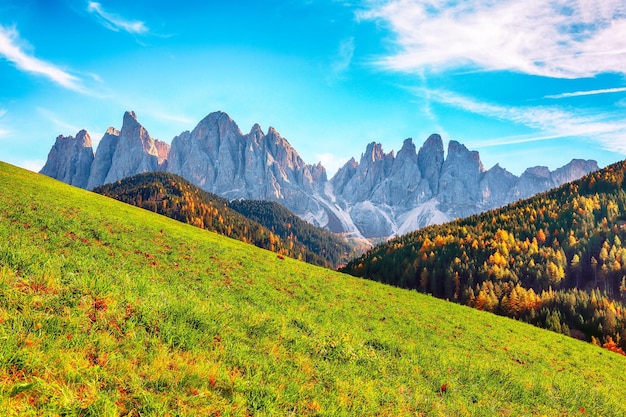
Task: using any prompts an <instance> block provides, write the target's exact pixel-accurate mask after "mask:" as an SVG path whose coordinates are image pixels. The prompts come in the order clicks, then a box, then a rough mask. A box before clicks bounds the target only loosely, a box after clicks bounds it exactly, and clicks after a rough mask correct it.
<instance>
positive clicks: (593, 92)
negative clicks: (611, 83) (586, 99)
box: [543, 87, 626, 99]
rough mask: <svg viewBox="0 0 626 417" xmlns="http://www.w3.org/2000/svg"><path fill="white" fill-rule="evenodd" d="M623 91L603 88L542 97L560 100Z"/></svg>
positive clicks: (623, 88)
mask: <svg viewBox="0 0 626 417" xmlns="http://www.w3.org/2000/svg"><path fill="white" fill-rule="evenodd" d="M625 91H626V87H618V88H604V89H601V90H588V91H575V92H573V93H561V94H553V95H549V96H544V97H543V98H555V99H560V98H568V97H580V96H593V95H597V94H611V93H623V92H625Z"/></svg>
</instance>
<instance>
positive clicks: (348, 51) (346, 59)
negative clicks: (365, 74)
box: [332, 37, 354, 77]
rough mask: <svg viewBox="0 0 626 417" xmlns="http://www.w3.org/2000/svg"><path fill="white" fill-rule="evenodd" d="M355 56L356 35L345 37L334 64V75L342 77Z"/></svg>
mask: <svg viewBox="0 0 626 417" xmlns="http://www.w3.org/2000/svg"><path fill="white" fill-rule="evenodd" d="M353 57H354V37H349V38H347V39H344V40H343V41H341V43H340V44H339V52H338V53H337V56H336V57H335V61H334V62H333V64H332V70H333V75H334V76H335V77H341V76H342V75H343V74H344V73H345V72H346V71H347V70H348V68H350V64H351V63H352V58H353Z"/></svg>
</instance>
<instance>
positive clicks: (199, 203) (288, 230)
mask: <svg viewBox="0 0 626 417" xmlns="http://www.w3.org/2000/svg"><path fill="white" fill-rule="evenodd" d="M94 192H96V193H98V194H103V195H106V196H108V197H112V198H115V199H116V200H119V201H122V202H125V203H128V204H133V205H135V206H138V207H142V208H144V209H146V210H150V211H153V212H155V213H159V214H162V215H165V216H167V217H170V218H173V219H176V220H179V221H181V222H184V223H189V224H191V225H194V226H197V227H199V228H202V229H206V230H210V231H213V232H216V233H219V234H221V235H224V236H228V237H231V238H233V239H237V240H241V241H243V242H247V243H250V244H253V245H255V246H258V247H261V248H264V249H268V250H271V251H273V252H276V253H278V254H279V255H281V256H283V255H284V256H289V257H291V258H295V259H300V260H303V261H305V262H308V263H311V264H314V265H319V266H325V267H330V268H336V267H337V266H338V265H341V264H345V262H346V260H347V259H348V257H349V256H350V254H351V253H352V247H351V246H350V245H349V244H348V243H347V242H346V241H345V240H344V239H342V238H340V237H338V236H335V235H333V234H331V233H330V232H328V231H326V230H323V229H320V228H317V227H315V226H312V225H310V224H308V223H306V222H304V221H303V220H301V219H300V218H298V217H297V216H295V215H294V214H292V213H291V212H289V211H288V210H287V209H285V208H284V207H282V206H280V205H279V204H278V203H270V202H260V201H248V200H239V201H233V202H229V201H228V199H225V198H223V197H219V196H217V195H215V194H211V193H208V192H206V191H203V190H201V189H200V188H198V187H196V186H195V185H193V184H191V183H190V182H189V181H187V180H185V179H184V178H182V177H180V176H178V175H175V174H170V173H165V172H150V173H145V174H139V175H136V176H133V177H130V178H125V179H123V180H120V181H117V182H115V183H112V184H107V185H103V186H101V187H97V188H95V189H94Z"/></svg>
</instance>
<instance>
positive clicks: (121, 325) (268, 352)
mask: <svg viewBox="0 0 626 417" xmlns="http://www.w3.org/2000/svg"><path fill="white" fill-rule="evenodd" d="M624 369H626V358H625V357H622V356H620V355H617V354H613V353H611V352H608V351H606V350H602V349H600V348H596V347H594V346H591V345H588V344H585V343H582V342H578V341H575V340H573V339H570V338H566V337H563V336H560V335H557V334H554V333H551V332H547V331H542V330H539V329H536V328H534V327H531V326H528V325H525V324H522V323H519V322H515V321H512V320H508V319H505V318H501V317H496V316H493V315H491V314H487V313H483V312H479V311H475V310H472V309H469V308H465V307H462V306H459V305H455V304H452V303H446V302H444V301H440V300H436V299H433V298H430V297H427V296H423V295H421V294H418V293H415V292H409V291H405V290H400V289H397V288H392V287H386V286H383V285H380V284H377V283H374V282H370V281H365V280H359V279H355V278H352V277H349V276H345V275H342V274H338V273H334V272H332V271H329V270H326V269H321V268H315V267H313V266H310V265H307V264H304V263H300V262H297V261H294V260H291V259H279V258H278V257H277V256H276V254H274V253H271V252H267V251H263V250H259V249H256V248H254V247H251V246H248V245H245V244H243V243H241V242H238V241H234V240H230V239H226V238H223V237H220V236H217V235H215V234H213V233H209V232H205V231H202V230H199V229H196V228H193V227H191V226H187V225H184V224H180V223H178V222H175V221H171V220H169V219H167V218H164V217H161V216H157V215H154V214H152V213H149V212H147V211H144V210H141V209H136V208H134V207H131V206H127V205H124V204H121V203H118V202H115V201H113V200H110V199H107V198H104V197H101V196H98V195H95V194H92V193H89V192H85V191H83V190H79V189H76V188H72V187H69V186H66V185H64V184H61V183H59V182H57V181H54V180H51V179H49V178H46V177H42V176H38V175H35V174H32V173H28V172H26V171H23V170H19V169H17V168H14V167H11V166H8V165H4V164H0V414H2V415H8V416H11V415H15V416H23V415H26V416H28V415H32V416H35V415H37V416H38V415H69V416H72V415H76V416H78V415H80V416H87V415H94V416H95V415H97V416H100V415H111V416H117V415H135V416H136V415H164V416H165V415H182V416H186V415H188V416H195V415H221V416H229V415H230V416H245V415H255V416H270V415H274V416H276V415H294V416H301V415H345V416H348V415H350V416H355V415H358V416H360V415H389V416H399V415H418V416H419V415H423V416H452V415H454V416H464V415H467V416H470V415H471V416H491V415H494V416H500V415H502V416H541V415H548V416H560V415H563V416H572V415H596V416H623V415H625V414H626V405H625V404H624V402H623V393H624V392H626V376H625V375H624V372H623V370H624Z"/></svg>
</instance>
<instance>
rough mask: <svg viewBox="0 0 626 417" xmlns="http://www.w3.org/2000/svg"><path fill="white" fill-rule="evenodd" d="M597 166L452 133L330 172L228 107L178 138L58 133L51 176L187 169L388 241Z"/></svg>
mask: <svg viewBox="0 0 626 417" xmlns="http://www.w3.org/2000/svg"><path fill="white" fill-rule="evenodd" d="M596 170H598V165H597V163H596V162H595V161H593V160H581V159H575V160H572V161H571V162H570V163H569V164H567V165H565V166H563V167H561V168H559V169H556V170H555V171H550V170H549V169H548V168H547V167H543V166H536V167H532V168H528V169H527V170H526V171H525V172H524V173H523V174H522V175H521V176H519V177H518V176H516V175H514V174H512V173H510V172H508V171H507V170H506V169H504V168H502V167H500V166H499V165H495V166H494V167H492V168H491V169H489V170H486V169H485V168H484V167H483V164H482V162H481V160H480V155H479V153H478V152H476V151H470V150H468V149H467V148H466V147H465V146H464V145H463V144H461V143H459V142H457V141H454V140H451V141H450V142H449V144H448V150H447V154H444V145H443V140H442V138H441V136H439V135H437V134H433V135H431V136H430V137H429V138H428V139H426V141H425V142H424V144H423V145H422V146H421V147H420V149H419V150H417V148H416V146H415V144H414V143H413V140H412V139H410V138H409V139H406V140H405V141H404V143H403V146H402V148H401V149H400V151H398V153H397V155H396V154H395V153H394V152H393V151H391V152H390V153H385V152H384V151H383V149H382V146H381V145H380V144H379V143H376V142H372V143H370V144H368V145H367V148H366V150H365V153H363V154H362V155H361V158H360V160H359V161H358V162H357V161H356V160H355V159H354V158H352V159H351V160H350V161H348V162H347V163H346V164H345V165H344V166H343V167H342V168H340V169H339V171H338V172H337V173H336V174H335V175H334V176H333V177H332V178H330V179H328V177H327V174H326V169H325V168H324V167H323V166H322V165H321V164H320V163H318V164H316V165H310V164H306V163H305V162H304V161H303V160H302V158H301V157H300V156H299V155H298V153H297V152H296V150H295V149H294V148H293V147H292V146H291V145H290V144H289V142H288V141H287V140H286V139H285V138H283V137H282V136H281V135H280V133H278V131H277V130H276V129H274V128H273V127H270V128H269V129H268V130H267V133H264V132H263V130H262V129H261V127H260V126H259V125H258V124H255V125H254V126H253V127H252V129H251V130H250V132H249V133H245V134H244V133H242V131H241V130H240V129H239V127H238V126H237V124H236V123H235V121H233V120H232V119H231V118H230V117H229V116H228V115H227V114H226V113H224V112H214V113H210V114H209V115H208V116H206V117H205V118H204V119H202V120H201V121H200V122H199V123H198V125H197V126H196V127H195V128H194V129H193V130H192V131H185V132H182V133H181V134H180V135H178V136H176V137H175V138H173V139H172V141H171V145H168V144H167V143H165V142H162V141H159V140H155V139H153V138H152V137H151V136H150V134H149V133H148V131H147V130H146V129H145V128H144V127H143V126H142V125H141V124H140V123H139V122H138V120H137V116H136V114H135V113H134V112H130V111H129V112H126V113H125V114H124V118H123V123H122V128H121V130H117V129H115V128H113V127H110V128H109V129H107V131H106V133H105V134H104V136H103V137H102V139H101V140H100V143H99V144H98V147H97V150H96V152H95V154H94V152H93V145H92V141H91V138H90V136H89V133H88V132H86V131H85V130H81V131H80V132H78V134H77V135H76V137H73V136H69V137H65V136H58V137H57V139H56V141H55V144H54V145H53V147H52V149H51V150H50V153H49V155H48V159H47V162H46V164H45V166H44V167H43V168H42V170H41V171H40V172H41V173H42V174H45V175H48V176H50V177H53V178H56V179H59V180H61V181H63V182H66V183H68V184H72V185H75V186H78V187H81V188H86V189H93V188H94V187H97V186H100V185H103V184H107V183H112V182H115V181H119V180H121V179H123V178H126V177H129V176H132V175H135V174H138V173H142V172H150V171H167V172H171V173H174V174H177V175H180V176H182V177H184V178H186V179H187V180H189V181H190V182H191V183H193V184H195V185H197V186H199V187H200V188H202V189H204V190H206V191H209V192H212V193H215V194H217V195H220V196H223V197H225V198H228V199H231V200H232V199H240V198H243V199H259V200H271V201H276V202H279V203H281V204H282V205H284V206H285V207H286V208H288V209H289V210H290V211H292V212H293V213H295V214H296V215H298V216H299V217H301V218H302V219H304V220H306V221H308V222H310V223H312V224H314V225H316V226H320V227H325V228H327V229H329V230H331V231H333V232H336V233H342V234H344V235H346V236H350V237H365V238H374V239H379V238H388V237H391V236H394V235H401V234H404V233H407V232H410V231H413V230H416V229H418V228H421V227H424V226H427V225H431V224H439V223H444V222H446V221H449V220H452V219H455V218H459V217H465V216H469V215H472V214H476V213H479V212H482V211H485V210H489V209H493V208H497V207H501V206H504V205H506V204H508V203H511V202H513V201H516V200H519V199H521V198H525V197H530V196H532V195H535V194H537V193H540V192H543V191H546V190H548V189H550V188H554V187H556V186H559V185H561V184H564V183H566V182H570V181H573V180H576V179H578V178H580V177H582V176H584V175H586V174H588V173H590V172H592V171H596Z"/></svg>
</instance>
